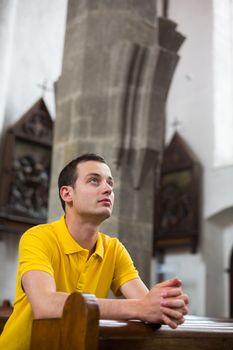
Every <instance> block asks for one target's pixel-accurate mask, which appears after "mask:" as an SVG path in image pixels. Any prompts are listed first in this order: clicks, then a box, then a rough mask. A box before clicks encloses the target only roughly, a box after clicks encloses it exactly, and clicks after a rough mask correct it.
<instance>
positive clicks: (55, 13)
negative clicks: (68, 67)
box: [5, 0, 67, 125]
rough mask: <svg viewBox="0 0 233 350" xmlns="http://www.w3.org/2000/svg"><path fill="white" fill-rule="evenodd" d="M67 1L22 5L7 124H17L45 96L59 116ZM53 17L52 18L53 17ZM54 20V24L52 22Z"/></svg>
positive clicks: (16, 32) (12, 63)
mask: <svg viewBox="0 0 233 350" xmlns="http://www.w3.org/2000/svg"><path fill="white" fill-rule="evenodd" d="M66 6H67V0H50V1H48V0H40V1H36V0H33V1H32V0H24V1H18V6H17V14H16V20H15V25H14V27H15V31H14V39H13V46H12V57H13V59H12V62H11V67H10V76H9V82H8V93H7V100H6V114H5V118H6V120H5V123H6V124H7V125H8V124H11V123H14V122H15V121H16V120H17V119H18V118H19V117H20V116H21V115H22V114H23V113H24V112H25V111H27V109H29V108H30V107H31V106H32V105H33V104H34V103H35V102H36V101H37V100H38V99H39V98H40V97H41V96H42V93H43V92H42V90H41V88H40V87H39V85H41V84H43V82H45V81H46V82H47V84H48V87H49V88H50V90H51V89H52V91H48V92H47V93H46V92H45V94H44V99H45V101H46V103H47V106H48V108H49V110H50V112H51V114H52V116H55V105H54V93H53V83H54V82H56V81H57V79H58V77H59V75H60V72H61V65H62V54H63V44H64V33H65V20H66ZM51 16H52V17H51ZM51 18H52V20H51Z"/></svg>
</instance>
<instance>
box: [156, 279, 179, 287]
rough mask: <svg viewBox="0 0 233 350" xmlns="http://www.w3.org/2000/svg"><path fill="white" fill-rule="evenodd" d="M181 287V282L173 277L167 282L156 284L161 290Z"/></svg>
mask: <svg viewBox="0 0 233 350" xmlns="http://www.w3.org/2000/svg"><path fill="white" fill-rule="evenodd" d="M181 285H182V281H181V279H179V278H178V277H174V278H171V279H169V280H167V281H164V282H161V283H158V284H157V286H158V287H161V288H163V287H181Z"/></svg>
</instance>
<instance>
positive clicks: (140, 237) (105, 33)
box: [50, 0, 171, 284]
mask: <svg viewBox="0 0 233 350" xmlns="http://www.w3.org/2000/svg"><path fill="white" fill-rule="evenodd" d="M155 5H156V2H155V1H154V0H147V1H146V2H144V1H141V0H133V1H132V0H122V1H121V0H118V1H109V0H82V1H81V0H79V1H77V0H71V1H69V4H68V17H67V30H66V39H65V49H64V61H63V69H62V76H61V78H60V80H59V81H58V83H57V87H56V91H57V118H56V125H55V138H54V151H53V169H52V174H53V175H52V185H51V196H50V218H55V217H57V216H58V215H59V213H60V212H61V211H60V210H59V209H58V208H59V204H58V195H57V188H56V182H57V174H58V172H59V171H60V169H61V168H62V167H63V165H64V164H65V163H67V162H68V161H69V160H71V159H72V158H74V157H76V156H77V155H78V154H81V153H83V152H96V153H99V154H101V155H103V156H104V158H105V159H106V161H107V162H108V164H109V165H110V167H111V169H112V172H113V176H114V178H115V182H116V186H115V197H116V203H115V209H114V213H113V216H112V218H111V219H110V220H108V221H106V223H104V224H103V227H102V229H103V231H104V232H106V233H109V234H114V235H118V236H119V238H120V239H121V240H122V242H123V243H125V245H126V246H127V248H128V250H129V251H130V253H131V255H132V257H133V259H134V261H135V264H136V267H137V268H138V270H139V271H140V274H141V276H142V278H143V279H144V281H145V282H146V283H147V284H149V281H150V261H151V255H152V235H153V210H154V184H155V178H156V176H155V174H156V168H157V165H158V159H159V154H160V152H161V148H162V144H163V134H164V133H163V131H164V101H165V97H166V93H167V90H166V92H165V91H164V89H163V86H162V88H161V87H160V86H159V80H160V79H161V77H163V76H166V72H167V66H165V67H163V68H164V72H162V73H161V74H159V72H158V69H157V68H158V65H157V63H158V58H160V57H161V55H160V51H161V50H160V47H159V42H158V40H159V36H158V20H157V17H156V7H155ZM169 74H171V71H168V73H167V75H168V76H169ZM165 86H166V82H165Z"/></svg>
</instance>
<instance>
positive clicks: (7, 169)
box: [0, 99, 53, 232]
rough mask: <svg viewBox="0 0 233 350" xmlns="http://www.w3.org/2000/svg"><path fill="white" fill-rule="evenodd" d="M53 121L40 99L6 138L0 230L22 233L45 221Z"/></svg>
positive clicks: (2, 174)
mask: <svg viewBox="0 0 233 350" xmlns="http://www.w3.org/2000/svg"><path fill="white" fill-rule="evenodd" d="M52 132H53V122H52V119H51V117H50V115H49V113H48V110H47V108H46V106H45V104H44V102H43V100H42V99H41V100H39V101H38V102H37V103H36V104H35V105H34V106H33V107H32V108H31V109H30V110H29V111H28V112H27V113H26V114H25V115H24V116H23V117H22V118H21V119H20V120H19V121H18V122H17V123H16V124H14V125H13V126H12V127H10V128H9V129H8V131H7V133H6V136H5V150H4V155H3V164H2V172H1V192H0V230H5V231H16V232H21V231H24V230H25V229H27V228H28V227H30V226H32V225H35V224H38V223H42V222H45V221H46V218H47V207H48V191H49V179H50V165H51V148H52Z"/></svg>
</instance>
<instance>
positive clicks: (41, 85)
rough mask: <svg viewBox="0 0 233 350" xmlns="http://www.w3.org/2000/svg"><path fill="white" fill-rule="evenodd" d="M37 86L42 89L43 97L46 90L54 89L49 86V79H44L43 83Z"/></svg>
mask: <svg viewBox="0 0 233 350" xmlns="http://www.w3.org/2000/svg"><path fill="white" fill-rule="evenodd" d="M37 86H38V87H39V88H40V89H41V90H42V97H43V96H44V94H45V92H48V91H53V89H52V88H51V87H48V85H47V80H44V81H43V83H42V84H37Z"/></svg>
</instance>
